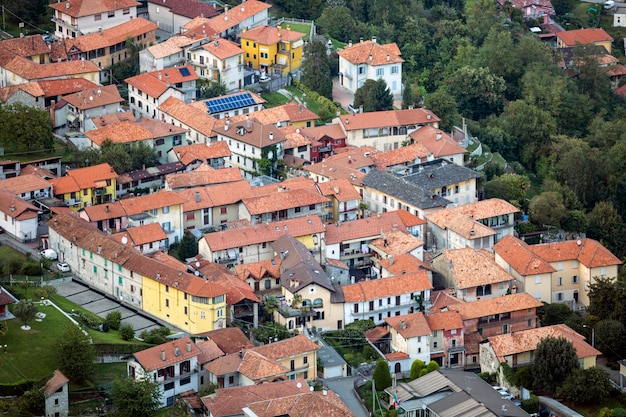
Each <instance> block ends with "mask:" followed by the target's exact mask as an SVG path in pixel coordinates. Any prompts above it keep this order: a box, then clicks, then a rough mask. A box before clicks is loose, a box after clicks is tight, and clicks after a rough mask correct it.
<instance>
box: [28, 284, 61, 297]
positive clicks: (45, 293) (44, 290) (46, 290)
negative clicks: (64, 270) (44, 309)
mask: <svg viewBox="0 0 626 417" xmlns="http://www.w3.org/2000/svg"><path fill="white" fill-rule="evenodd" d="M56 293H57V289H56V287H53V286H52V285H42V286H40V287H37V288H35V289H34V290H33V294H34V295H35V299H36V300H41V298H42V297H43V298H48V297H49V296H50V294H56Z"/></svg>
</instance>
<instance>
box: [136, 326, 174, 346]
mask: <svg viewBox="0 0 626 417" xmlns="http://www.w3.org/2000/svg"><path fill="white" fill-rule="evenodd" d="M170 333H171V331H170V329H168V328H167V327H165V326H161V327H159V328H157V329H152V330H150V331H146V330H143V331H142V332H141V333H140V334H139V338H140V339H142V340H143V341H144V342H146V343H149V344H151V345H161V344H163V343H165V342H167V336H168V335H169V334H170Z"/></svg>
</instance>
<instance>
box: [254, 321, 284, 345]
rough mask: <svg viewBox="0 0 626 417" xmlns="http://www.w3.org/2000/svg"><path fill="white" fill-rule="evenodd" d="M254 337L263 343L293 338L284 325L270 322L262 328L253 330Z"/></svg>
mask: <svg viewBox="0 0 626 417" xmlns="http://www.w3.org/2000/svg"><path fill="white" fill-rule="evenodd" d="M252 335H253V336H254V338H255V339H256V340H258V341H260V342H263V343H269V341H270V340H272V341H274V339H278V340H284V339H289V338H290V337H291V334H290V333H289V330H287V327H286V326H285V325H284V324H280V323H276V322H273V321H268V322H266V323H264V324H263V325H262V326H259V327H257V328H256V329H252Z"/></svg>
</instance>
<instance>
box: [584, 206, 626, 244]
mask: <svg viewBox="0 0 626 417" xmlns="http://www.w3.org/2000/svg"><path fill="white" fill-rule="evenodd" d="M587 221H588V222H589V227H587V236H588V237H590V238H592V239H596V240H599V241H600V242H601V243H602V244H603V245H604V246H606V248H607V249H608V250H610V251H611V252H613V253H614V254H615V255H617V256H620V255H621V254H623V253H624V248H623V245H622V242H621V238H622V234H623V233H624V222H623V220H622V216H620V214H619V213H618V211H617V210H616V209H615V206H613V203H611V202H610V201H601V202H599V203H598V204H596V205H595V206H594V207H593V209H592V210H591V212H590V213H589V214H588V215H587Z"/></svg>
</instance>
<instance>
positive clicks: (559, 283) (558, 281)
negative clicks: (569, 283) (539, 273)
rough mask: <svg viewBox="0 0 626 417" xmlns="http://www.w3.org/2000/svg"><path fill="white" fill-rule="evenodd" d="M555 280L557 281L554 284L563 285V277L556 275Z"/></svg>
mask: <svg viewBox="0 0 626 417" xmlns="http://www.w3.org/2000/svg"><path fill="white" fill-rule="evenodd" d="M556 281H557V282H556V285H558V286H561V285H563V278H561V277H558V278H557V280H556Z"/></svg>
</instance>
